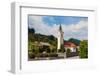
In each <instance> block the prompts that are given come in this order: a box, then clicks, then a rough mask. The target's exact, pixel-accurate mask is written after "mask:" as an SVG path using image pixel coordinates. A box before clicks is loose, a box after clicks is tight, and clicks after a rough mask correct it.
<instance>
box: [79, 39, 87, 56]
mask: <svg viewBox="0 0 100 76" xmlns="http://www.w3.org/2000/svg"><path fill="white" fill-rule="evenodd" d="M79 56H80V58H88V41H87V40H83V41H81V42H80V50H79Z"/></svg>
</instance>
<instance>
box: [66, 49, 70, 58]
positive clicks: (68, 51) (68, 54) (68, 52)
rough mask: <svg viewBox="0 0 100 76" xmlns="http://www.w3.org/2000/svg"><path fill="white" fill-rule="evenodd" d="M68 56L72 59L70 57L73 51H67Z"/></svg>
mask: <svg viewBox="0 0 100 76" xmlns="http://www.w3.org/2000/svg"><path fill="white" fill-rule="evenodd" d="M66 55H67V57H70V55H71V50H70V49H67V53H66Z"/></svg>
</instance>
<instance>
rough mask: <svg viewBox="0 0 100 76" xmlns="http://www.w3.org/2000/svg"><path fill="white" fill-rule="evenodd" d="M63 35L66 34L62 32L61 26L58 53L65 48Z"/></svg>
mask: <svg viewBox="0 0 100 76" xmlns="http://www.w3.org/2000/svg"><path fill="white" fill-rule="evenodd" d="M63 34H64V32H63V31H62V27H61V25H60V26H59V30H58V46H57V53H58V52H59V50H61V49H63V46H64V39H63Z"/></svg>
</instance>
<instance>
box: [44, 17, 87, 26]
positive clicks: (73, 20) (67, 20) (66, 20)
mask: <svg viewBox="0 0 100 76" xmlns="http://www.w3.org/2000/svg"><path fill="white" fill-rule="evenodd" d="M86 19H87V17H73V16H44V17H43V21H44V23H46V24H48V25H50V26H52V25H53V24H57V25H59V24H66V25H70V24H77V23H78V22H80V21H81V20H86Z"/></svg>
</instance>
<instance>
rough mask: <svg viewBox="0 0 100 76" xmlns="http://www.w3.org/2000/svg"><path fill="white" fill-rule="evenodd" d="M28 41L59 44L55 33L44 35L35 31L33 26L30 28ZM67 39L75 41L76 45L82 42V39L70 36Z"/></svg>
mask: <svg viewBox="0 0 100 76" xmlns="http://www.w3.org/2000/svg"><path fill="white" fill-rule="evenodd" d="M28 41H31V42H35V41H38V42H47V43H50V44H51V45H54V46H57V38H56V37H54V36H53V35H42V34H39V33H35V30H34V29H33V28H32V29H30V28H28ZM64 41H65V40H64ZM67 41H69V42H73V43H75V44H76V45H79V44H80V40H78V39H75V38H70V39H69V40H67Z"/></svg>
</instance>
